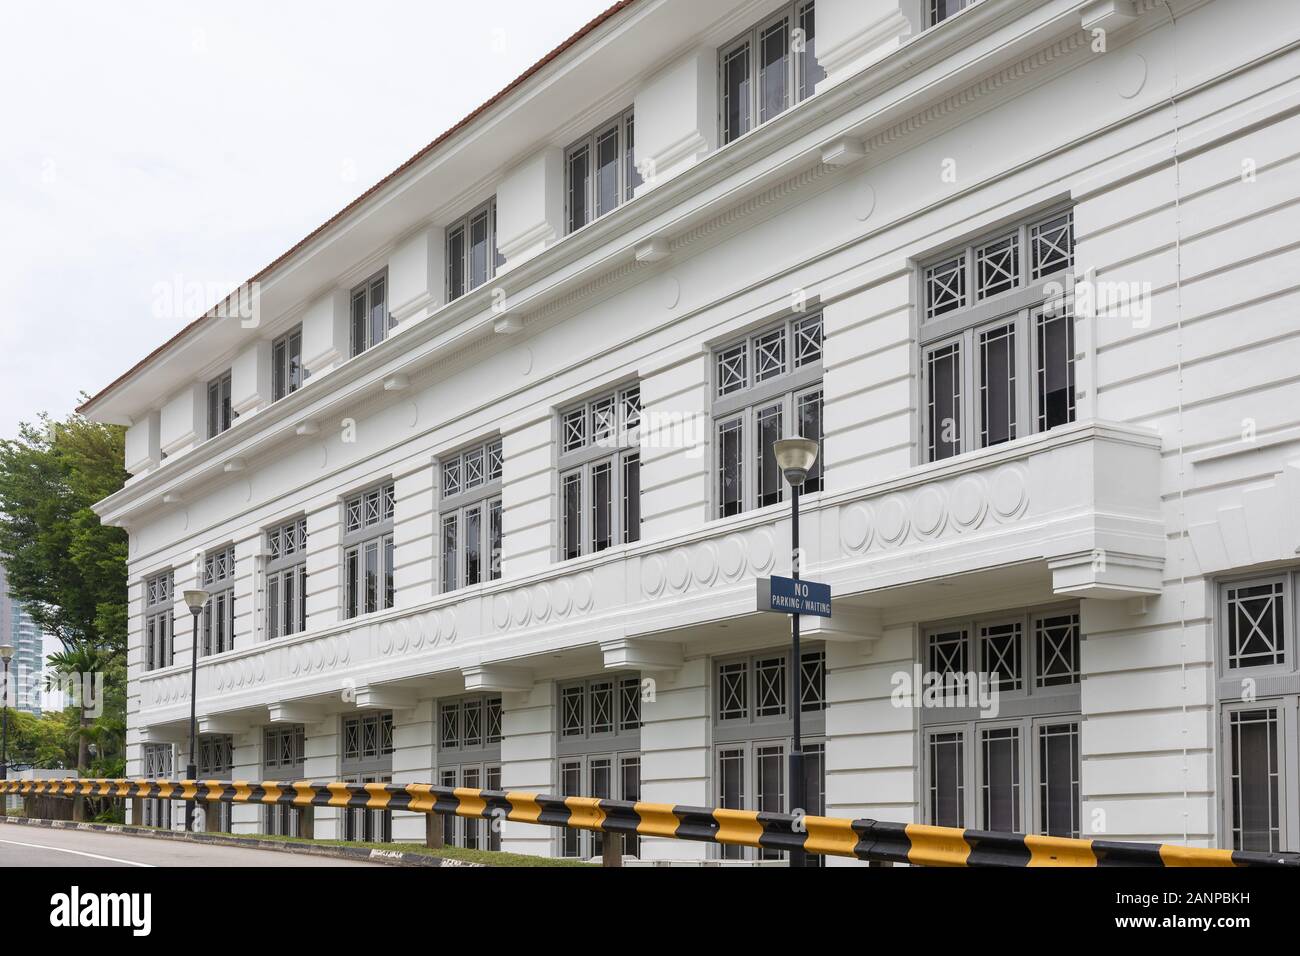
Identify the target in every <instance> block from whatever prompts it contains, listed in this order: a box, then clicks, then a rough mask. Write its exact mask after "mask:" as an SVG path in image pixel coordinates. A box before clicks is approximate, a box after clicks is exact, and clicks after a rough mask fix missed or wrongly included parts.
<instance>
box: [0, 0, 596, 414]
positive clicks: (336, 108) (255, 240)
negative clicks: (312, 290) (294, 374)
mask: <svg viewBox="0 0 1300 956" xmlns="http://www.w3.org/2000/svg"><path fill="white" fill-rule="evenodd" d="M611 2H612V0H547V2H545V3H539V2H537V0H479V2H476V3H471V4H452V3H446V2H431V3H419V2H416V0H407V2H404V3H399V2H391V0H367V2H351V3H341V2H335V0H311V2H306V0H273V2H268V0H260V2H250V0H224V2H222V3H208V4H198V3H194V2H187V0H172V2H167V3H159V2H143V0H132V2H129V3H127V2H120V0H119V2H115V3H104V2H102V0H95V2H91V0H81V2H75V3H74V2H63V0H7V2H5V3H4V5H3V6H2V7H0V35H4V36H5V37H6V40H7V41H8V42H6V44H5V47H6V49H5V55H4V56H3V57H0V91H3V93H2V94H0V302H3V303H4V308H3V310H2V311H0V438H8V437H13V436H15V435H16V434H17V431H18V423H19V422H20V421H33V420H35V418H36V416H37V414H38V413H40V412H42V411H47V412H49V413H50V414H51V415H53V416H55V417H62V416H64V415H66V414H67V413H69V412H70V411H72V409H73V408H74V407H75V406H76V405H77V404H78V401H79V395H80V393H82V392H86V393H92V394H93V393H95V392H97V391H99V390H100V389H101V388H103V387H104V386H106V385H107V384H109V383H110V382H111V381H113V380H114V379H115V378H116V377H117V376H118V375H120V374H121V373H122V372H124V371H126V370H127V369H128V368H130V367H131V366H132V365H134V364H135V362H137V361H138V360H139V359H141V358H143V357H144V356H145V355H146V354H148V353H149V352H151V351H152V350H153V349H154V348H156V347H157V346H158V345H160V344H161V343H162V342H164V341H165V340H167V339H168V338H170V337H171V335H173V334H174V333H175V332H176V331H177V330H178V329H180V328H181V327H182V326H184V325H185V324H187V323H188V322H190V321H191V320H193V319H194V318H196V317H197V315H198V314H200V313H201V312H202V311H204V310H205V309H206V307H207V306H209V305H211V304H213V303H215V302H216V301H217V300H218V299H219V298H220V297H221V296H223V295H224V294H225V293H226V292H227V291H229V290H230V289H231V288H233V287H234V286H236V285H238V284H239V283H241V282H243V281H245V280H246V279H248V278H250V277H251V276H252V275H253V274H255V273H256V272H257V271H258V270H260V269H261V268H262V267H263V266H265V265H266V264H267V263H269V262H270V261H271V260H273V259H274V258H275V257H276V256H278V255H279V254H280V253H282V252H284V251H285V250H286V249H288V248H289V247H290V246H292V245H293V244H294V243H296V242H297V241H298V240H299V239H301V238H302V237H303V236H305V235H306V234H307V233H308V232H310V231H311V230H312V229H314V228H315V227H316V226H318V225H320V224H321V223H323V222H324V221H325V220H327V219H328V218H329V217H330V216H332V215H333V214H334V213H335V212H337V211H338V210H339V209H341V208H342V207H343V206H344V205H346V204H347V203H348V202H349V201H350V200H352V199H353V198H355V197H356V196H357V195H358V194H359V193H361V192H363V191H365V189H367V188H368V187H369V186H371V185H372V184H373V183H374V182H376V181H377V180H379V179H381V178H383V176H385V175H386V174H387V173H389V172H391V171H392V170H393V169H394V168H395V167H396V166H398V165H399V164H400V163H402V162H403V161H405V160H406V159H408V158H409V157H410V156H411V155H412V154H413V153H415V152H416V151H417V150H418V149H419V148H420V147H422V146H424V145H426V144H427V143H428V142H430V141H431V140H433V139H434V138H435V137H436V136H437V135H438V134H439V133H441V132H442V131H443V130H445V129H447V128H448V127H450V126H452V125H453V124H454V123H456V122H457V121H458V120H459V119H461V118H462V117H463V116H464V115H465V114H467V113H469V112H470V111H471V110H473V109H474V108H475V107H476V106H478V105H479V104H481V103H482V102H483V101H485V100H487V99H488V98H490V97H491V96H492V95H493V94H494V93H496V92H497V91H499V90H500V89H501V88H502V87H504V86H505V85H506V84H508V83H509V82H510V81H511V80H512V79H514V78H515V77H516V76H517V75H519V74H520V73H522V72H523V71H524V70H525V69H527V68H528V67H529V66H530V65H532V63H534V62H535V61H536V60H538V59H540V58H541V57H542V56H544V55H545V54H546V53H547V52H549V51H550V50H551V49H552V48H554V47H555V46H556V45H558V44H559V43H561V42H562V41H563V40H564V39H565V38H567V37H568V36H570V35H571V34H572V33H574V32H575V31H576V30H577V29H578V28H579V27H581V26H582V25H583V24H585V23H586V22H587V21H588V20H590V19H591V18H592V17H594V16H595V15H597V14H598V13H600V12H601V11H602V10H604V9H605V8H606V7H608V6H609V5H610V3H611ZM178 288H179V289H182V290H185V292H186V294H185V295H184V296H182V297H181V300H182V301H180V302H176V301H174V300H175V299H176V298H177V297H176V296H174V295H170V294H168V290H172V289H178ZM196 290H197V294H199V295H200V296H202V299H203V305H202V307H199V306H198V305H197V304H196V303H193V302H192V301H191V302H190V303H189V304H188V307H187V303H186V301H185V300H186V299H189V300H192V299H193V298H194V294H195V292H196Z"/></svg>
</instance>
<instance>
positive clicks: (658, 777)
mask: <svg viewBox="0 0 1300 956" xmlns="http://www.w3.org/2000/svg"><path fill="white" fill-rule="evenodd" d="M647 676H648V677H650V678H651V679H652V680H654V682H655V683H654V685H653V687H654V700H646V699H644V698H643V699H642V701H641V799H642V800H643V801H645V802H647V803H673V804H683V805H687V806H695V807H708V806H713V802H712V800H711V798H710V791H709V759H710V753H711V751H710V749H709V748H710V731H711V725H710V723H709V659H708V658H707V657H697V658H695V659H694V660H688V661H686V662H684V663H683V664H682V666H681V667H680V668H679V669H678V670H675V671H664V672H661V673H656V674H650V675H647ZM707 856H708V844H705V843H695V842H692V841H689V840H669V839H664V838H653V837H652V838H645V837H643V838H642V839H641V858H642V859H643V860H703V859H705V858H706V857H707Z"/></svg>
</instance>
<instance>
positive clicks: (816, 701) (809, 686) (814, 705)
mask: <svg viewBox="0 0 1300 956" xmlns="http://www.w3.org/2000/svg"><path fill="white" fill-rule="evenodd" d="M799 667H800V671H801V673H800V680H799V708H800V710H802V711H803V712H804V713H807V712H809V711H814V712H815V711H819V710H825V709H826V652H825V651H817V652H816V653H814V654H804V655H803V660H802V661H801V662H800V665H799Z"/></svg>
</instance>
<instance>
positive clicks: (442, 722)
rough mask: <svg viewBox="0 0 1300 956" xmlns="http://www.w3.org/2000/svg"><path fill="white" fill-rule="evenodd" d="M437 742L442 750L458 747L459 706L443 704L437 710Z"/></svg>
mask: <svg viewBox="0 0 1300 956" xmlns="http://www.w3.org/2000/svg"><path fill="white" fill-rule="evenodd" d="M438 740H439V746H441V747H444V748H451V747H459V746H460V704H443V705H442V706H441V707H440V708H439V709H438Z"/></svg>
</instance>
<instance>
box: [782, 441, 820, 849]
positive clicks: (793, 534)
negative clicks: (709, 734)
mask: <svg viewBox="0 0 1300 956" xmlns="http://www.w3.org/2000/svg"><path fill="white" fill-rule="evenodd" d="M772 451H773V452H774V453H775V455H776V464H777V467H778V468H780V469H781V473H782V474H783V475H785V480H786V481H788V482H789V483H790V577H792V578H793V579H794V580H796V581H798V580H799V563H800V562H799V490H800V489H801V488H803V483H804V480H805V479H806V478H807V477H808V472H809V471H810V470H812V466H813V463H814V462H816V461H817V443H816V442H815V441H813V440H812V439H811V438H782V439H780V440H778V441H775V442H773V443H772ZM790 648H791V649H790V656H791V660H790V713H791V715H792V716H793V718H794V727H793V730H794V741H793V745H792V746H791V748H790V812H791V813H792V814H793V813H797V812H799V811H801V810H804V809H805V808H804V776H803V735H802V730H801V728H800V720H799V718H800V714H801V711H802V710H803V706H802V704H803V701H802V700H801V694H800V690H801V687H800V683H801V681H800V678H801V677H802V675H803V661H802V660H801V657H800V652H799V615H798V614H791V615H790ZM790 865H791V866H792V867H802V866H805V865H806V860H805V855H804V852H803V850H791V851H790Z"/></svg>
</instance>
